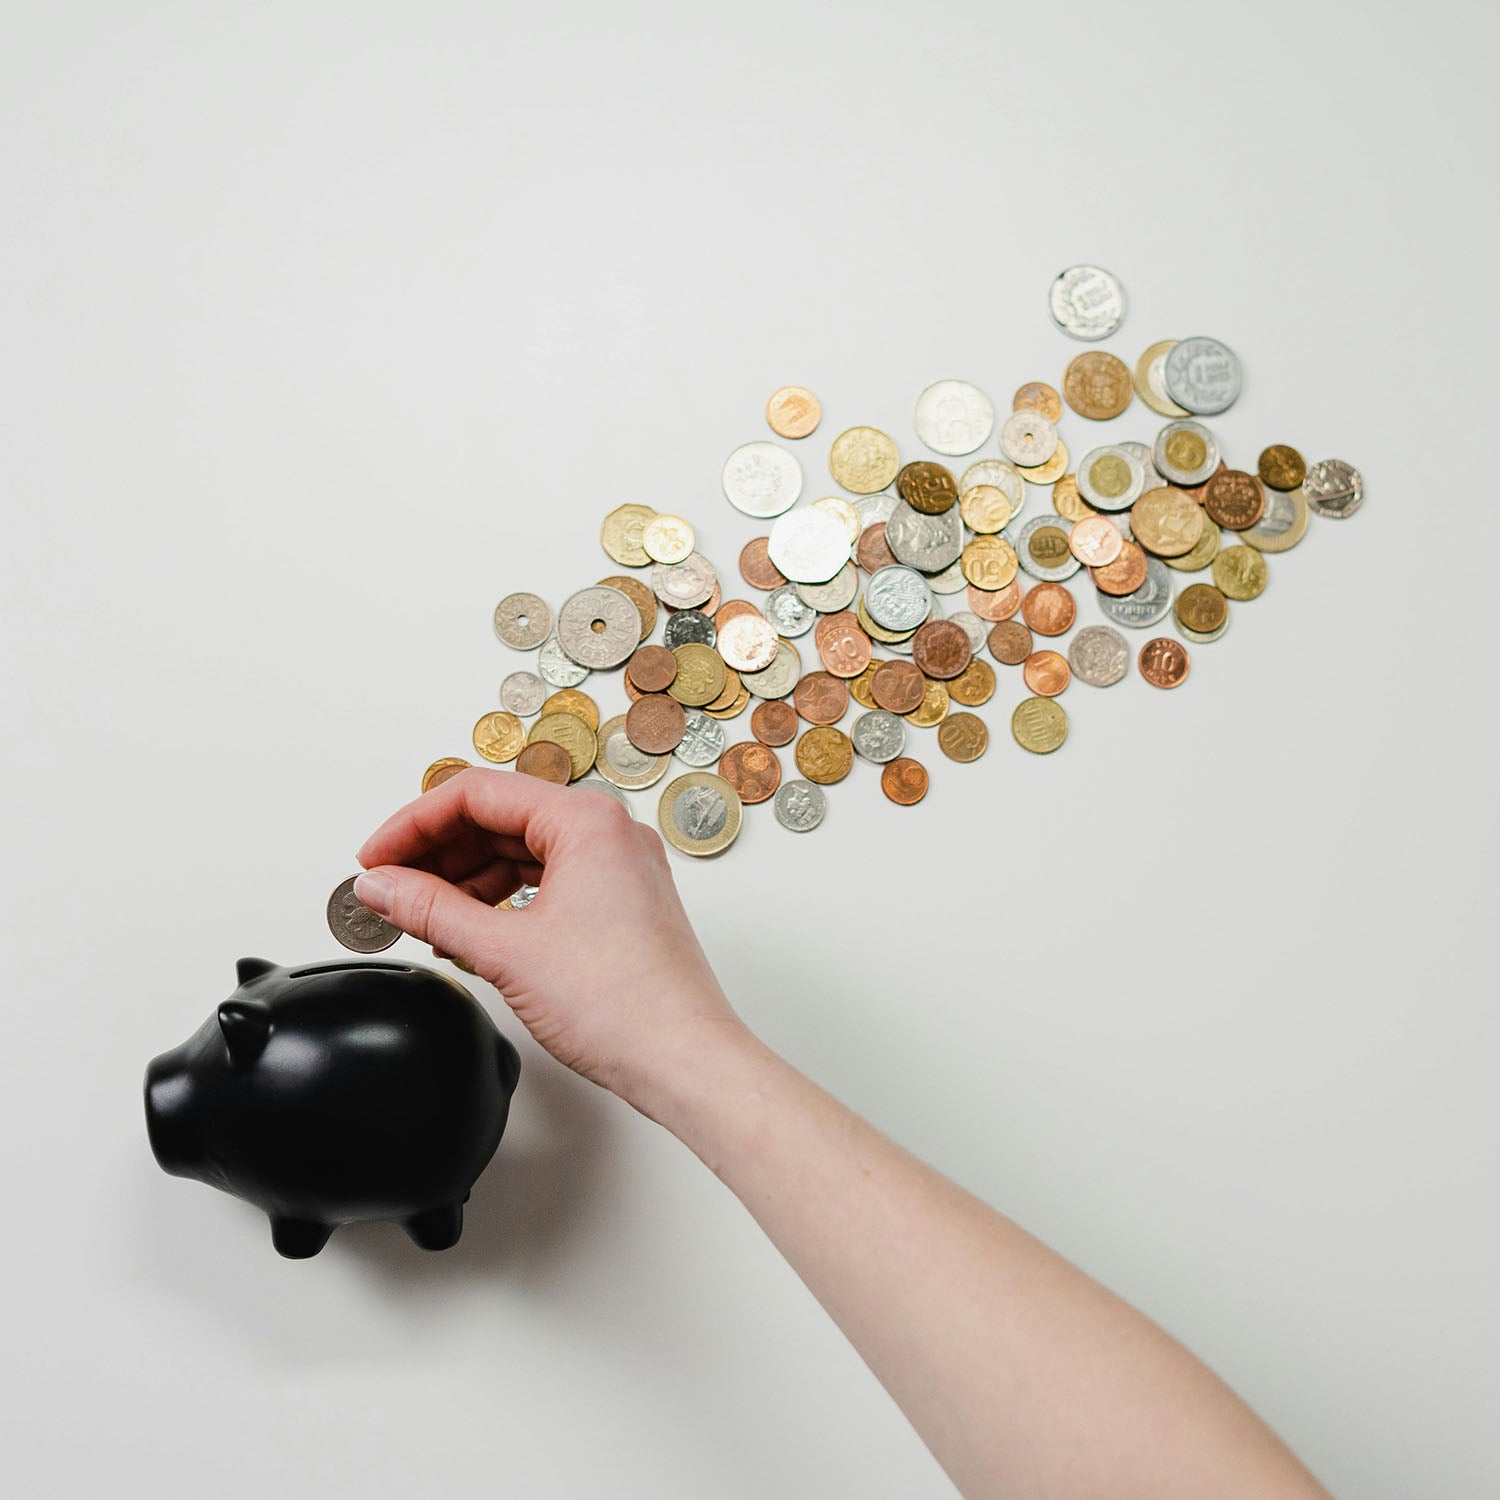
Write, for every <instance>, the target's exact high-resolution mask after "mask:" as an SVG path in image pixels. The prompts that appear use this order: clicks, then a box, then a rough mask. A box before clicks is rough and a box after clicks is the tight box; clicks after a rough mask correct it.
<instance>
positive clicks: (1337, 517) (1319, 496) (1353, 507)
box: [1302, 458, 1365, 521]
mask: <svg viewBox="0 0 1500 1500" xmlns="http://www.w3.org/2000/svg"><path fill="white" fill-rule="evenodd" d="M1302 493H1303V494H1304V496H1305V497H1306V499H1307V503H1308V504H1309V505H1310V506H1312V508H1313V509H1314V510H1315V511H1317V513H1318V514H1319V515H1320V516H1327V517H1329V519H1330V520H1334V521H1342V520H1344V519H1346V518H1347V517H1349V516H1352V515H1353V514H1354V512H1355V511H1357V510H1358V509H1359V508H1360V506H1361V505H1363V504H1364V500H1365V481H1364V478H1363V476H1362V475H1361V474H1360V472H1359V470H1358V469H1356V468H1355V467H1354V465H1353V464H1346V463H1345V462H1344V460H1343V459H1341V458H1325V459H1323V460H1322V462H1321V463H1315V464H1314V465H1313V466H1312V468H1310V469H1309V470H1308V471H1307V478H1306V479H1305V480H1304V481H1303V482H1302Z"/></svg>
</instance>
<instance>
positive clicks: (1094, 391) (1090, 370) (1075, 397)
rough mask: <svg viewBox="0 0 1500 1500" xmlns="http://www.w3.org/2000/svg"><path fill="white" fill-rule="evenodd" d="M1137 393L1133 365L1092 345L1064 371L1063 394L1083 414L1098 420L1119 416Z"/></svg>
mask: <svg viewBox="0 0 1500 1500" xmlns="http://www.w3.org/2000/svg"><path fill="white" fill-rule="evenodd" d="M1134 394H1135V383H1134V381H1132V380H1131V378H1130V367H1129V366H1128V365H1127V364H1125V362H1124V361H1123V360H1121V359H1117V358H1116V357H1115V356H1114V355H1113V354H1106V353H1105V352H1104V350H1102V349H1091V350H1089V352H1088V353H1087V354H1080V355H1079V356H1078V357H1077V358H1076V359H1074V360H1071V361H1070V362H1069V364H1068V368H1067V369H1066V370H1064V371H1063V395H1064V396H1065V397H1066V398H1067V402H1068V405H1069V406H1071V407H1072V408H1073V410H1074V411H1076V412H1077V413H1078V415H1079V416H1080V417H1088V418H1090V419H1091V420H1092V421H1095V422H1104V421H1107V420H1108V419H1109V418H1110V417H1118V416H1119V415H1120V413H1121V412H1122V411H1124V410H1125V408H1126V407H1127V406H1129V405H1130V398H1131V397H1132V396H1133V395H1134Z"/></svg>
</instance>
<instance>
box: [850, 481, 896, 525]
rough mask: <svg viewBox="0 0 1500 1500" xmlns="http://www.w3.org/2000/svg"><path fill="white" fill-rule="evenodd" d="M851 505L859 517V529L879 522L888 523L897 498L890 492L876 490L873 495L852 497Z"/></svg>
mask: <svg viewBox="0 0 1500 1500" xmlns="http://www.w3.org/2000/svg"><path fill="white" fill-rule="evenodd" d="M849 503H850V505H852V506H853V507H854V509H855V513H856V514H857V515H858V516H859V529H860V530H861V531H863V530H864V529H865V527H866V526H873V525H874V524H875V523H876V522H877V521H888V520H890V517H891V512H892V511H893V510H895V508H896V496H895V495H894V494H892V493H891V491H890V490H876V491H875V493H874V494H873V495H851V496H850V497H849Z"/></svg>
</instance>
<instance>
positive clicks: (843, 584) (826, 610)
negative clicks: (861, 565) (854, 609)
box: [796, 562, 859, 615]
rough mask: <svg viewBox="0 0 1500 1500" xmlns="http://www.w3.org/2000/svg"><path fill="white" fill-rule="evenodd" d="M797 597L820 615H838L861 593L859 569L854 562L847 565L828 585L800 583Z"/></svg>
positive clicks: (797, 586) (797, 587)
mask: <svg viewBox="0 0 1500 1500" xmlns="http://www.w3.org/2000/svg"><path fill="white" fill-rule="evenodd" d="M796 589H797V597H798V598H799V599H800V600H801V601H802V602H803V603H804V604H805V605H807V606H808V608H810V609H814V610H816V611H818V613H819V614H825V615H831V614H837V613H838V612H839V611H840V610H841V609H848V607H849V606H850V605H851V604H853V603H854V596H855V595H856V594H857V593H858V592H859V569H858V568H856V567H855V566H854V564H853V563H852V562H850V563H845V564H844V566H843V567H842V568H840V569H839V570H838V572H837V573H835V574H834V575H833V577H832V578H830V579H829V580H828V582H827V583H799V584H797V585H796Z"/></svg>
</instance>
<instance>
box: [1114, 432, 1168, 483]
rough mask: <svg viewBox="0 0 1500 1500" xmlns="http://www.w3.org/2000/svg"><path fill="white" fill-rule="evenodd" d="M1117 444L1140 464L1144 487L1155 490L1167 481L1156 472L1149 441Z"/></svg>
mask: <svg viewBox="0 0 1500 1500" xmlns="http://www.w3.org/2000/svg"><path fill="white" fill-rule="evenodd" d="M1119 446H1120V447H1122V448H1123V449H1124V450H1125V451H1126V452H1127V453H1128V454H1129V455H1130V456H1131V457H1132V458H1133V459H1134V460H1135V461H1136V462H1137V463H1138V464H1139V465H1140V466H1141V472H1142V473H1143V474H1144V475H1145V476H1146V484H1145V488H1146V489H1148V490H1157V489H1160V488H1161V487H1162V485H1164V484H1165V483H1166V482H1167V481H1166V480H1165V479H1163V478H1162V477H1161V475H1160V474H1158V473H1157V472H1156V460H1155V459H1154V458H1153V457H1152V456H1151V444H1150V443H1136V442H1129V443H1121V444H1120V445H1119Z"/></svg>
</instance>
